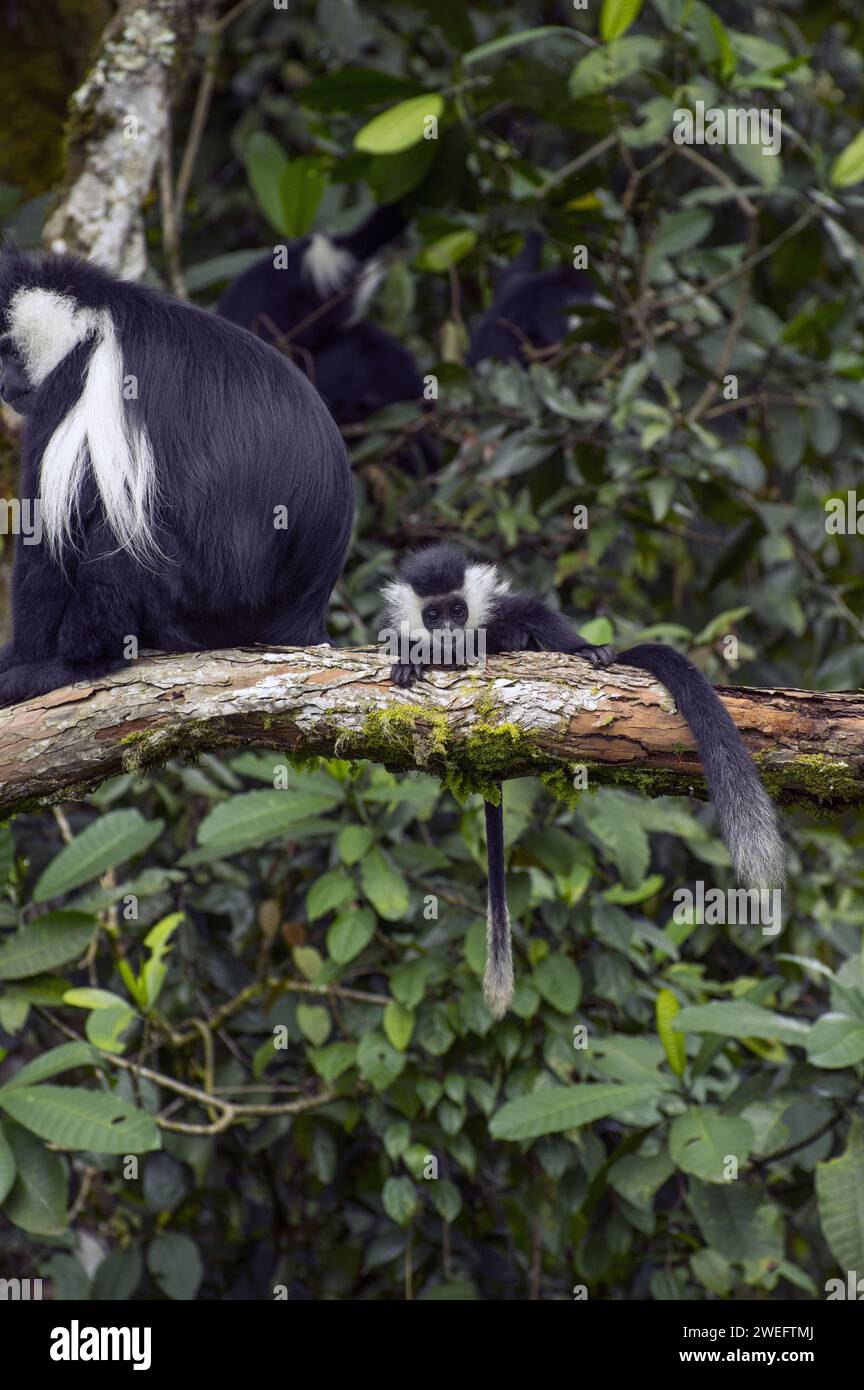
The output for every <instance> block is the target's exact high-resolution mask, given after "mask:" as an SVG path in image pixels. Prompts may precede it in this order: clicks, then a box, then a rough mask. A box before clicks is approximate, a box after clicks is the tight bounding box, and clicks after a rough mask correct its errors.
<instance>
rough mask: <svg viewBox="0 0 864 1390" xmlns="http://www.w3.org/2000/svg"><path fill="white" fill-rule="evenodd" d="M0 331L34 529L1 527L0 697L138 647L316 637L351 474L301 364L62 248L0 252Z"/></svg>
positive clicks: (17, 695) (40, 689)
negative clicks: (38, 527)
mask: <svg viewBox="0 0 864 1390" xmlns="http://www.w3.org/2000/svg"><path fill="white" fill-rule="evenodd" d="M0 330H2V331H3V333H4V336H3V337H2V339H0V393H2V395H3V397H4V399H6V400H7V401H8V403H10V404H12V405H13V406H17V408H18V409H19V410H22V411H23V413H24V414H25V427H24V434H23V449H22V469H21V487H20V491H21V496H22V499H36V498H38V499H39V504H40V512H41V519H42V527H43V535H44V540H43V543H42V544H41V545H23V544H21V543H20V541H19V542H18V543H16V551H15V561H14V566H13V574H12V619H13V637H12V641H11V642H10V643H9V644H8V645H7V646H6V647H4V648H3V650H2V652H0V704H11V703H15V702H16V701H19V700H25V699H29V698H31V697H33V696H37V695H41V694H43V693H45V692H46V691H49V690H53V689H55V688H57V687H58V686H62V685H66V684H68V683H70V682H73V681H76V680H81V679H87V680H93V679H96V678H98V677H99V676H101V675H105V674H108V673H109V672H111V671H115V670H118V669H119V668H121V667H122V666H123V665H124V664H126V663H127V661H128V660H129V659H130V658H131V657H134V655H135V654H136V652H137V651H139V650H141V649H144V648H149V649H157V650H161V651H193V650H198V649H207V648H212V647H229V646H237V645H245V644H250V643H254V642H262V643H268V644H271V643H272V644H278V645H292V644H293V645H305V644H308V643H315V642H325V641H326V640H327V636H326V632H325V628H324V622H325V617H326V612H327V606H328V602H329V598H330V593H331V591H332V588H333V585H334V584H335V582H336V580H337V578H338V576H339V574H340V572H341V569H342V564H343V561H344V557H345V552H346V548H347V544H348V539H349V535H350V531H351V522H352V516H353V489H352V482H351V475H350V470H349V467H348V461H347V458H346V454H345V447H344V445H343V443H342V440H341V437H340V435H339V432H338V430H337V428H336V426H335V424H334V422H333V420H332V418H331V416H330V414H329V412H328V410H327V408H326V406H325V405H324V404H323V402H322V401H321V399H320V397H319V396H318V395H317V393H316V392H315V390H314V389H313V388H312V386H311V385H310V384H309V382H308V381H307V380H306V378H305V377H304V376H303V375H302V373H300V372H299V371H297V369H296V368H295V367H293V366H292V365H291V363H290V362H288V361H287V360H286V359H285V358H284V357H283V356H282V355H280V354H279V353H278V352H276V351H274V350H273V349H272V348H270V347H268V346H267V345H266V344H265V343H262V342H261V341H259V340H258V339H257V338H255V337H253V336H252V335H251V334H249V333H246V332H245V331H244V330H242V329H240V328H237V327H235V326H234V325H233V324H229V323H226V322H225V321H224V320H223V319H220V318H217V317H216V316H215V315H214V314H210V313H206V312H205V311H204V310H202V309H198V308H195V307H194V306H192V305H188V304H183V303H181V302H180V301H178V300H174V299H171V298H169V297H168V296H165V295H162V294H159V293H157V292H156V291H154V290H151V289H148V288H145V287H144V286H142V285H136V284H131V283H128V282H123V281H119V280H117V279H115V278H114V277H113V276H111V275H109V274H108V273H107V272H106V271H104V270H101V269H99V268H98V267H96V266H94V265H90V264H88V263H87V262H84V261H81V260H78V259H76V258H74V257H70V256H54V255H46V256H37V257H28V256H24V255H21V254H19V253H17V252H14V251H7V252H4V253H3V254H2V255H0ZM283 523H284V524H283ZM130 639H134V640H130Z"/></svg>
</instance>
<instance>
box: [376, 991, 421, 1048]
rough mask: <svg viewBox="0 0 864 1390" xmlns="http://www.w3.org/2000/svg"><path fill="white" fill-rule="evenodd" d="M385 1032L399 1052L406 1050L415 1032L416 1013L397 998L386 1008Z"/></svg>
mask: <svg viewBox="0 0 864 1390" xmlns="http://www.w3.org/2000/svg"><path fill="white" fill-rule="evenodd" d="M383 1021H384V1032H385V1033H386V1034H387V1037H388V1039H389V1041H390V1042H391V1043H392V1044H393V1046H394V1047H395V1048H396V1051H397V1052H406V1051H407V1049H408V1044H409V1043H410V1041H411V1035H412V1033H413V1032H414V1015H413V1013H412V1012H411V1010H410V1009H406V1008H405V1007H404V1006H403V1005H402V1004H398V1003H397V1002H396V1000H395V999H391V1001H390V1003H389V1004H388V1005H387V1007H386V1009H385V1010H384V1020H383Z"/></svg>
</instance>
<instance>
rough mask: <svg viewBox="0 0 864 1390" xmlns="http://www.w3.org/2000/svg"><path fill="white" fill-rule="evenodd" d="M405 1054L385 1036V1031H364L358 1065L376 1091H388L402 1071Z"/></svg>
mask: <svg viewBox="0 0 864 1390" xmlns="http://www.w3.org/2000/svg"><path fill="white" fill-rule="evenodd" d="M405 1060H406V1059H405V1056H404V1054H403V1053H401V1052H397V1051H396V1048H395V1047H393V1046H391V1044H390V1043H389V1042H388V1041H387V1039H386V1038H385V1037H384V1035H383V1033H378V1032H376V1031H371V1032H368V1033H364V1034H363V1036H362V1038H361V1039H360V1042H359V1043H358V1045H357V1065H358V1067H359V1068H360V1071H361V1073H362V1075H363V1076H365V1078H366V1080H367V1081H369V1082H371V1083H372V1085H373V1086H374V1087H375V1090H376V1091H386V1089H387V1087H388V1086H390V1085H391V1084H392V1082H394V1081H395V1080H396V1078H397V1076H399V1075H400V1074H401V1072H402V1069H403V1068H404V1066H405Z"/></svg>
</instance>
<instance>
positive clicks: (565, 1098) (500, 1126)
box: [489, 1081, 662, 1140]
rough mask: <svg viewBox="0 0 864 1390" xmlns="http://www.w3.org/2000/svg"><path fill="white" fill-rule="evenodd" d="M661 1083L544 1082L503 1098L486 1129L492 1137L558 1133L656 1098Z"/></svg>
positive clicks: (522, 1136)
mask: <svg viewBox="0 0 864 1390" xmlns="http://www.w3.org/2000/svg"><path fill="white" fill-rule="evenodd" d="M661 1090H662V1087H661V1084H660V1082H659V1081H658V1084H657V1085H656V1086H655V1085H643V1084H641V1083H636V1084H634V1085H630V1086H607V1085H596V1086H595V1085H590V1084H589V1085H583V1086H546V1087H544V1088H543V1089H542V1090H539V1091H531V1092H529V1094H528V1095H525V1096H519V1097H518V1098H517V1099H516V1100H510V1101H507V1103H506V1105H502V1107H501V1109H500V1110H498V1111H497V1112H496V1113H495V1114H494V1115H493V1116H492V1120H491V1122H490V1125H489V1132H490V1134H491V1135H492V1137H493V1139H511V1140H517V1139H536V1138H538V1137H539V1136H540V1135H541V1134H560V1133H561V1132H562V1131H563V1130H567V1129H578V1128H579V1126H580V1125H587V1124H590V1123H591V1121H592V1120H599V1119H601V1118H602V1117H603V1116H604V1115H615V1114H617V1113H619V1112H620V1111H621V1110H627V1109H629V1108H630V1107H631V1106H634V1105H639V1104H640V1103H642V1102H643V1101H653V1100H656V1099H657V1097H658V1095H660V1094H661Z"/></svg>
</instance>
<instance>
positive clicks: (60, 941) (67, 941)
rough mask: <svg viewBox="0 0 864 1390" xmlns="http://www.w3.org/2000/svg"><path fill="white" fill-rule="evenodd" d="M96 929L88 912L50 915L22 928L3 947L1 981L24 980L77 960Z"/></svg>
mask: <svg viewBox="0 0 864 1390" xmlns="http://www.w3.org/2000/svg"><path fill="white" fill-rule="evenodd" d="M95 930H96V919H95V917H91V916H90V915H89V913H86V912H49V913H48V914H47V916H45V917H40V918H39V920H38V922H34V923H33V924H32V926H29V927H20V928H19V929H18V931H17V932H15V934H14V936H12V937H10V938H9V940H7V941H6V942H4V944H3V945H2V946H0V980H23V979H25V978H26V977H27V976H28V975H39V974H42V973H43V972H46V971H49V970H53V969H54V968H55V967H56V966H58V965H65V964H66V962H67V961H70V960H75V958H76V957H77V956H80V955H82V953H83V952H84V951H86V950H87V947H88V946H89V945H90V938H91V937H92V935H93V932H94V931H95Z"/></svg>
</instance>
